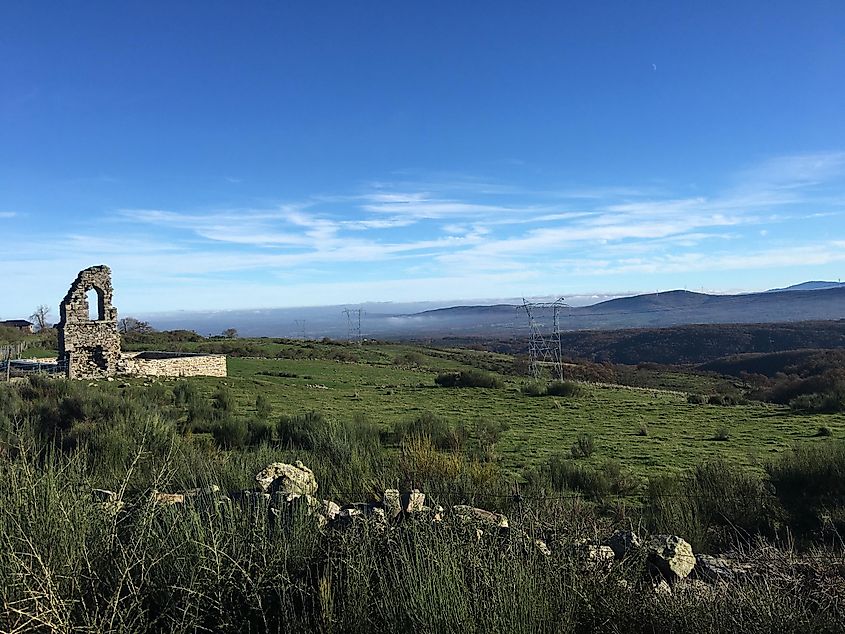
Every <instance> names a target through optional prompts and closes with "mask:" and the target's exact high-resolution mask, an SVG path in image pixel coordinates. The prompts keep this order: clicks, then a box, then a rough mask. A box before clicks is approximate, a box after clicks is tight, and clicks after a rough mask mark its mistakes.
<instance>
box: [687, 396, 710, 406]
mask: <svg viewBox="0 0 845 634" xmlns="http://www.w3.org/2000/svg"><path fill="white" fill-rule="evenodd" d="M687 403H690V404H692V405H704V404H705V403H707V397H706V396H704V394H687Z"/></svg>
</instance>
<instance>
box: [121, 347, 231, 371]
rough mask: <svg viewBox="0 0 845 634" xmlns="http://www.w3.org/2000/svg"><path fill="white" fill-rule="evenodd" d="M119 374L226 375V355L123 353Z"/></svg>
mask: <svg viewBox="0 0 845 634" xmlns="http://www.w3.org/2000/svg"><path fill="white" fill-rule="evenodd" d="M120 374H129V375H140V376H227V373H226V355H223V354H188V353H179V352H135V353H124V355H123V359H122V360H121V363H120Z"/></svg>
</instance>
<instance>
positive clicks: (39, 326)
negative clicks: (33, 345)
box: [29, 304, 50, 332]
mask: <svg viewBox="0 0 845 634" xmlns="http://www.w3.org/2000/svg"><path fill="white" fill-rule="evenodd" d="M49 316H50V307H49V306H47V305H46V304H41V305H39V306H38V307H36V309H35V312H33V313H32V314H31V315H30V316H29V318H30V319H31V320H32V323H33V324H35V330H37V331H39V332H40V331H42V330H46V329H47V328H49V327H50V324H49V323H48V322H47V318H48V317H49Z"/></svg>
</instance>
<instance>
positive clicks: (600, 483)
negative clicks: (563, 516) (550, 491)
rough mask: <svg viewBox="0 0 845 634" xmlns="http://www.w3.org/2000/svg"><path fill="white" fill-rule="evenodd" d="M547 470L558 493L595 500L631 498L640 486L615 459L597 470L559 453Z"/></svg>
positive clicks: (551, 459)
mask: <svg viewBox="0 0 845 634" xmlns="http://www.w3.org/2000/svg"><path fill="white" fill-rule="evenodd" d="M545 471H546V472H547V475H548V480H549V483H550V484H551V486H552V488H554V489H555V490H557V491H580V492H581V493H584V494H585V495H587V496H589V497H592V498H594V499H601V498H604V497H606V496H608V495H630V494H631V493H633V492H634V491H636V489H637V488H638V487H639V482H638V481H637V480H636V479H635V478H633V477H632V476H631V475H629V474H628V473H626V472H625V471H623V469H622V465H621V464H620V463H619V462H617V461H615V460H608V461H607V462H605V463H604V464H603V465H602V466H601V467H599V468H598V469H596V468H594V467H591V466H589V465H582V464H578V463H575V462H572V460H570V459H568V458H566V457H565V456H563V455H561V454H557V455H554V456H552V457H551V458H550V459H549V462H548V463H547V465H546V467H545Z"/></svg>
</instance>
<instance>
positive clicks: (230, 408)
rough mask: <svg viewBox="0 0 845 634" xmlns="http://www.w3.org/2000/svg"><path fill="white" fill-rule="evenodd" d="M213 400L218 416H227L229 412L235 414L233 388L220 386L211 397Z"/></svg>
mask: <svg viewBox="0 0 845 634" xmlns="http://www.w3.org/2000/svg"><path fill="white" fill-rule="evenodd" d="M211 402H212V404H213V407H214V412H215V415H216V416H217V417H218V418H225V417H226V416H227V415H229V414H233V413H234V411H235V406H236V403H235V397H234V396H233V395H232V392H231V390H229V389H228V388H226V387H225V386H223V385H221V386H219V387H218V388H217V389H216V390H215V392H214V395H213V396H212V397H211Z"/></svg>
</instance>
